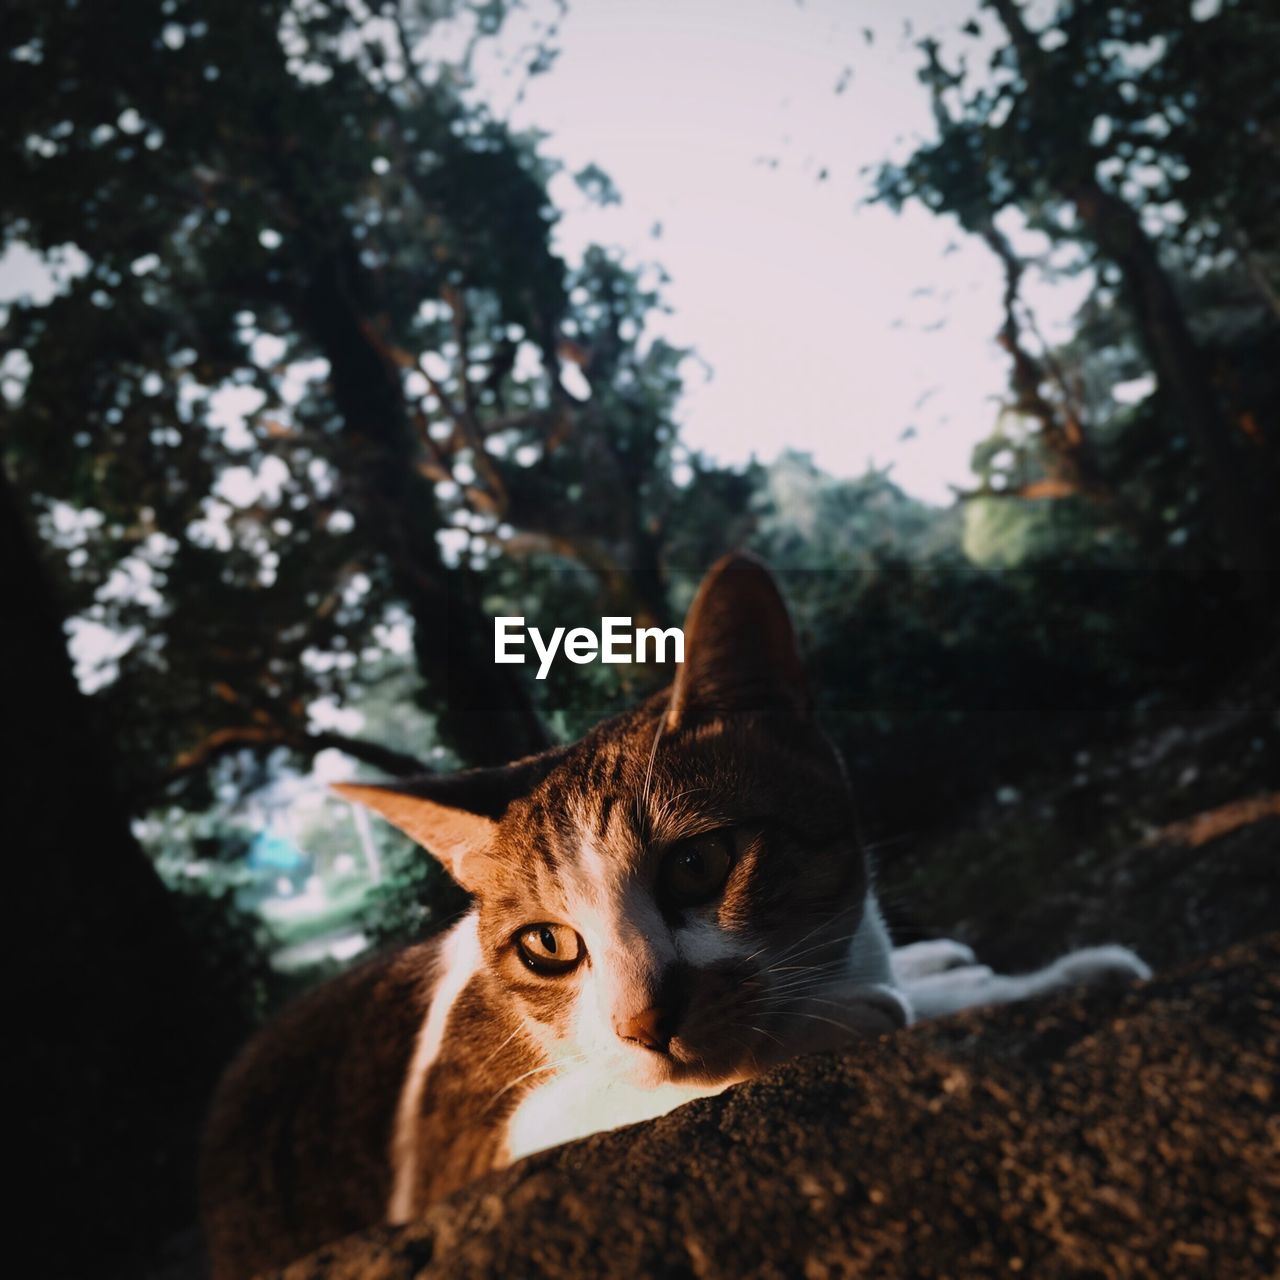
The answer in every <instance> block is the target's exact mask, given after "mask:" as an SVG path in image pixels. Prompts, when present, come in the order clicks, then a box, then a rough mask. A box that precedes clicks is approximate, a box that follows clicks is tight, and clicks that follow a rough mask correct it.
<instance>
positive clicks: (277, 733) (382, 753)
mask: <svg viewBox="0 0 1280 1280" xmlns="http://www.w3.org/2000/svg"><path fill="white" fill-rule="evenodd" d="M279 747H287V748H288V749H289V750H290V751H294V752H296V753H297V754H299V755H301V756H303V757H305V758H307V759H310V758H312V757H314V756H316V755H318V754H319V753H320V752H321V751H327V750H329V749H331V748H332V749H334V750H337V751H341V752H343V753H344V754H345V755H349V756H351V757H352V758H353V759H355V760H361V761H363V762H364V763H365V764H371V765H374V766H375V767H376V768H378V769H381V770H382V771H383V772H384V773H389V774H391V775H393V776H395V777H404V776H406V775H409V774H414V773H429V772H430V769H429V768H428V767H427V765H425V764H424V763H423V762H422V761H421V760H419V759H418V758H417V757H416V756H411V755H409V754H408V753H406V752H403V751H397V750H395V748H393V747H387V746H383V745H382V744H381V743H378V742H370V741H368V740H367V739H365V738H353V737H351V736H349V735H347V734H345V733H336V732H334V731H332V730H327V729H326V730H321V731H319V732H316V733H311V732H307V731H306V730H300V729H298V730H295V729H287V728H285V727H284V726H282V725H256V724H255V725H238V726H235V727H231V728H226V729H215V730H214V731H213V732H212V733H211V734H209V736H208V737H207V738H205V739H204V740H203V741H202V742H199V743H197V744H196V745H195V746H194V747H191V748H190V749H189V750H187V751H183V752H182V753H181V754H180V755H179V756H178V757H177V759H175V760H174V762H173V764H172V766H171V767H170V768H169V769H168V770H167V771H166V773H165V774H164V777H163V778H162V779H161V780H160V783H159V787H158V790H163V789H164V788H165V787H168V786H169V785H170V784H171V783H173V782H176V781H177V780H178V779H179V778H185V777H189V776H190V775H191V774H194V773H200V772H201V771H203V770H205V769H208V768H210V767H211V766H212V765H214V764H215V763H216V762H217V761H218V760H220V759H222V758H223V757H224V756H229V755H234V754H235V753H236V752H238V751H255V752H269V751H275V750H276V749H277V748H279Z"/></svg>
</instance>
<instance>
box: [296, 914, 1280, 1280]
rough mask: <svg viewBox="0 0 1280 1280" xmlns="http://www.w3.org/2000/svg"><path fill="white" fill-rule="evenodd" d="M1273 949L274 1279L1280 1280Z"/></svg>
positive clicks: (662, 1140) (1040, 1018) (881, 1047)
mask: <svg viewBox="0 0 1280 1280" xmlns="http://www.w3.org/2000/svg"><path fill="white" fill-rule="evenodd" d="M1278 1072H1280V934H1272V935H1269V936H1266V937H1264V938H1261V939H1258V940H1256V941H1254V942H1251V943H1245V944H1242V945H1239V946H1237V947H1234V948H1233V949H1231V950H1229V951H1227V952H1225V953H1223V954H1222V955H1220V956H1218V957H1216V958H1214V959H1211V960H1207V961H1203V962H1200V963H1198V964H1196V965H1193V966H1190V967H1187V968H1185V969H1182V970H1178V971H1174V972H1172V973H1169V974H1164V975H1160V976H1159V977H1157V978H1156V979H1155V980H1154V981H1152V982H1150V983H1148V984H1146V985H1144V986H1142V987H1138V988H1132V989H1126V990H1115V989H1113V990H1101V991H1099V990H1095V991H1091V992H1089V993H1088V994H1087V995H1083V994H1082V995H1080V996H1066V997H1062V998H1058V999H1054V1000H1051V1001H1043V1002H1037V1003H1034V1004H1030V1005H1025V1006H1020V1007H1011V1008H1005V1009H1000V1010H994V1011H988V1012H986V1013H981V1014H968V1015H963V1016H961V1017H958V1018H954V1019H952V1020H950V1021H947V1022H944V1023H937V1024H933V1025H931V1026H926V1027H923V1028H919V1029H916V1030H915V1031H912V1032H910V1033H905V1034H897V1035H894V1036H887V1037H884V1038H883V1039H881V1040H879V1041H877V1042H869V1043H867V1044H866V1045H863V1046H860V1047H858V1048H857V1049H855V1050H853V1051H850V1052H849V1053H847V1054H844V1055H840V1056H831V1057H815V1058H809V1059H805V1060H801V1061H798V1062H795V1063H792V1064H790V1065H789V1066H787V1067H785V1068H782V1069H780V1070H778V1071H775V1072H773V1073H772V1074H770V1075H768V1076H766V1077H764V1078H762V1079H761V1080H759V1081H756V1082H753V1083H751V1084H748V1085H744V1086H742V1087H739V1088H737V1089H733V1090H730V1091H728V1092H727V1093H725V1094H724V1095H722V1096H721V1097H719V1098H714V1099H708V1100H706V1101H703V1102H697V1103H693V1104H691V1105H689V1106H686V1107H683V1108H681V1109H680V1110H679V1111H676V1112H673V1113H672V1114H671V1115H669V1116H666V1117H664V1118H662V1119H660V1120H656V1121H653V1122H651V1123H649V1124H645V1125H638V1126H635V1127H633V1128H630V1129H623V1130H619V1131H617V1132H614V1133H611V1134H602V1135H599V1136H597V1137H594V1138H589V1139H587V1140H585V1141H583V1142H578V1143H574V1144H572V1145H570V1146H567V1147H562V1148H559V1149H557V1150H555V1151H551V1152H546V1153H544V1154H542V1155H539V1156H534V1157H532V1158H530V1159H528V1160H525V1161H523V1162H522V1163H520V1164H519V1165H516V1166H515V1167H513V1168H511V1169H510V1170H507V1171H506V1172H504V1173H501V1174H497V1175H493V1176H491V1177H489V1178H486V1179H484V1180H482V1181H480V1182H478V1183H476V1184H474V1185H473V1186H472V1187H470V1188H467V1189H466V1190H465V1191H463V1192H461V1193H460V1194H458V1195H457V1196H455V1197H453V1198H452V1199H451V1200H449V1201H446V1202H444V1203H442V1204H440V1205H438V1206H436V1207H435V1208H434V1209H433V1210H432V1211H431V1212H430V1213H429V1214H428V1215H427V1216H426V1217H425V1218H424V1219H423V1220H422V1221H420V1222H417V1223H414V1224H411V1225H409V1226H407V1227H403V1228H399V1229H391V1228H382V1229H377V1230H374V1231H369V1232H364V1233H361V1234H360V1235H358V1236H354V1237H351V1238H350V1239H348V1240H345V1241H342V1242H340V1243H339V1244H337V1245H334V1246H332V1247H330V1248H327V1249H325V1250H322V1251H321V1252H320V1253H318V1254H316V1255H314V1256H313V1257H311V1258H310V1259H307V1260H304V1261H301V1262H298V1263H296V1264H294V1265H293V1266H292V1267H290V1268H289V1269H288V1270H287V1271H286V1272H285V1273H283V1274H284V1276H285V1277H287V1280H355V1278H356V1277H359V1278H360V1280H391V1278H392V1277H394V1278H396V1280H402V1278H405V1277H425V1276H432V1277H436V1276H458V1277H461V1276H504V1277H505V1276H520V1277H548V1278H550V1277H565V1278H566V1280H568V1278H569V1277H582V1276H604V1277H609V1276H616V1277H624V1276H625V1277H634V1276H664V1277H666V1276H669V1277H695V1276H696V1277H726V1278H728V1277H740V1276H761V1277H780V1278H781V1277H807V1278H812V1280H817V1278H819V1277H840V1276H864V1275H865V1276H881V1275H909V1276H920V1277H929V1276H951V1277H959V1276H977V1275H984V1276H985V1275H992V1274H1000V1275H1006V1274H1010V1273H1012V1274H1018V1273H1021V1274H1025V1275H1033V1276H1037V1277H1040V1276H1058V1275H1068V1274H1069V1275H1072V1276H1151V1277H1170V1276H1183V1275H1186V1276H1221V1275H1232V1276H1265V1275H1275V1274H1276V1273H1277V1271H1280V1114H1278V1113H1280V1106H1278V1104H1280V1079H1278V1074H1277V1073H1278Z"/></svg>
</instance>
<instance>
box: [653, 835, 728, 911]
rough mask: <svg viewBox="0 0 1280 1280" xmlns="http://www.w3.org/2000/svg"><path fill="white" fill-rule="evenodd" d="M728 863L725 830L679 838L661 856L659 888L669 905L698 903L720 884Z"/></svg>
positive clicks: (704, 900) (720, 885) (693, 904)
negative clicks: (679, 839) (663, 856)
mask: <svg viewBox="0 0 1280 1280" xmlns="http://www.w3.org/2000/svg"><path fill="white" fill-rule="evenodd" d="M732 865H733V836H732V835H731V834H730V833H729V832H728V831H726V830H720V831H708V832H706V833H705V834H704V835H700V836H693V837H691V838H690V839H688V840H681V841H680V843H679V844H677V845H675V846H674V847H673V848H672V849H670V850H669V851H668V853H667V856H666V857H665V858H664V859H663V860H662V870H661V871H660V872H659V873H658V887H659V891H660V893H661V896H662V898H663V899H664V900H665V901H667V902H669V903H670V904H671V905H673V906H677V907H698V906H702V904H703V903H706V902H710V901H711V900H712V898H714V897H715V896H716V895H717V894H718V893H719V892H720V890H721V889H723V888H724V882H725V881H726V880H727V879H728V878H729V868H730V867H731V866H732Z"/></svg>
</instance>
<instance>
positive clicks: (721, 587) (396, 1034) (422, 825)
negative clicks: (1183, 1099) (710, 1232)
mask: <svg viewBox="0 0 1280 1280" xmlns="http://www.w3.org/2000/svg"><path fill="white" fill-rule="evenodd" d="M685 639H686V661H685V662H684V664H683V665H682V666H681V667H680V668H679V674H678V675H677V676H676V679H675V682H674V684H673V686H672V687H671V689H670V690H668V691H665V692H663V693H661V694H659V695H656V696H655V697H653V698H651V699H649V700H648V701H647V702H644V703H643V704H641V705H640V706H639V707H637V708H635V709H634V710H632V711H629V712H627V713H626V714H624V715H621V716H618V717H617V718H615V719H613V720H609V721H606V722H605V723H604V724H601V725H599V726H598V727H597V728H596V729H594V730H593V731H592V732H591V733H589V734H588V735H587V736H586V737H585V738H583V739H582V740H581V741H580V742H577V743H575V744H573V745H572V746H567V747H560V748H556V749H554V750H551V751H548V752H545V753H544V754H542V755H539V756H535V757H532V758H530V759H526V760H520V761H517V762H516V763H514V764H511V765H508V766H506V767H504V768H498V769H485V770H478V771H475V772H469V773H462V774H456V775H453V776H431V777H425V778H422V779H419V780H416V781H411V782H404V783H396V784H394V785H390V786H371V785H368V786H367V785H362V784H361V785H355V784H352V785H344V786H342V787H339V788H338V789H339V791H340V792H341V793H342V794H343V795H345V796H347V797H348V798H350V799H352V800H356V801H360V802H363V803H364V804H367V805H369V806H371V807H372V808H373V809H375V810H377V811H378V812H379V813H380V814H382V815H383V817H385V818H387V819H388V820H389V821H391V822H393V823H394V824H395V825H396V826H397V827H399V828H400V829H401V830H403V831H405V832H407V833H408V834H409V835H410V836H412V837H413V838H414V839H415V840H417V841H418V842H419V843H420V844H421V845H422V846H423V847H424V848H425V849H427V850H429V851H430V853H432V854H433V855H434V856H435V857H437V858H439V859H440V860H441V861H442V862H443V863H444V865H445V866H446V867H447V868H448V870H449V871H450V873H451V874H452V875H453V876H454V877H455V878H456V879H457V881H458V882H459V883H460V884H461V885H463V886H464V887H465V888H466V889H467V890H469V891H470V893H471V894H472V895H473V902H472V906H471V909H470V910H469V911H468V912H467V913H466V914H465V915H464V916H463V917H462V919H460V920H459V921H458V922H457V923H456V924H455V925H454V926H453V927H452V928H451V929H449V930H448V931H447V932H446V933H444V934H443V935H441V936H439V937H435V938H432V939H430V940H429V941H427V942H423V943H420V944H418V945H416V946H411V947H408V948H406V949H404V950H401V951H399V952H396V953H395V954H392V955H387V956H383V957H381V958H379V959H376V960H373V961H370V962H369V963H367V964H365V965H363V966H362V967H360V968H357V969H356V970H354V971H353V972H351V973H348V974H346V975H345V976H343V977H340V978H338V979H336V980H335V981H333V982H330V983H328V984H327V985H325V986H323V987H321V988H320V989H319V990H317V991H315V992H313V993H312V994H310V995H308V996H307V997H305V998H304V999H303V1000H301V1001H300V1002H299V1003H298V1004H296V1005H295V1006H294V1007H293V1008H291V1009H289V1010H287V1011H286V1012H285V1013H284V1014H283V1015H282V1016H281V1017H280V1018H278V1019H277V1020H276V1022H275V1023H274V1024H273V1025H271V1026H269V1027H268V1028H267V1029H266V1030H265V1031H264V1032H263V1033H262V1034H260V1035H259V1036H258V1037H257V1038H256V1039H255V1040H254V1041H253V1042H252V1043H251V1044H250V1045H249V1046H248V1048H247V1049H246V1050H245V1051H244V1052H243V1054H242V1055H241V1056H240V1058H239V1059H238V1060H237V1061H236V1062H235V1063H234V1064H233V1065H232V1067H231V1068H230V1070H229V1071H228V1073H227V1075H226V1077H225V1079H224V1081H223V1083H222V1085H221V1087H220V1089H219V1091H218V1094H217V1097H216V1099H215V1102H214V1106H213V1109H212V1113H211V1117H210V1121H209V1126H208V1133H207V1137H206V1143H205V1152H204V1160H203V1169H202V1182H203V1187H202V1194H203V1199H204V1208H205V1225H206V1229H207V1234H208V1241H209V1245H210V1249H211V1253H212V1258H213V1274H214V1276H215V1280H232V1278H234V1280H243V1277H246V1276H250V1275H252V1274H254V1272H256V1271H259V1270H261V1269H264V1268H268V1267H271V1266H274V1265H279V1264H283V1263H285V1262H288V1261H289V1260H291V1259H293V1258H295V1257H297V1256H299V1255H301V1254H303V1253H306V1252H308V1251H310V1250H312V1249H314V1248H316V1247H318V1246H319V1245H321V1244H323V1243H325V1242H326V1241H328V1240H331V1239H333V1238H335V1237H338V1236H341V1235H344V1234H346V1233H348V1232H350V1231H353V1230H356V1229H358V1228H361V1227H364V1226H368V1225H370V1224H373V1223H377V1222H392V1223H396V1222H404V1221H406V1220H407V1219H410V1218H412V1217H414V1216H415V1215H416V1214H418V1213H420V1212H421V1211H422V1209H423V1207H424V1206H425V1205H427V1204H429V1203H430V1202H431V1201H433V1200H435V1199H438V1198H439V1197H441V1196H444V1195H447V1194H448V1193H450V1192H451V1191H453V1190H455V1189H456V1188H458V1187H460V1186H461V1185H462V1184H463V1183H465V1182H467V1181H468V1180H469V1179H471V1178H474V1177H476V1176H477V1175H479V1174H482V1173H484V1172H486V1171H488V1170H491V1169H495V1168H500V1167H502V1166H503V1165H505V1164H507V1163H509V1162H511V1161H513V1160H516V1159H519V1158H520V1157H521V1156H523V1155H526V1154H528V1153H529V1152H532V1151H536V1150H539V1149H541V1148H544V1147H548V1146H552V1145H554V1144H557V1143H561V1142H566V1141H568V1140H570V1139H572V1138H577V1137H580V1136H583V1135H585V1134H588V1133H591V1132H594V1131H597V1130H600V1129H608V1128H612V1127H614V1126H617V1125H621V1124H626V1123H629V1122H632V1121H636V1120H642V1119H646V1118H649V1117H653V1116H657V1115H660V1114H662V1113H663V1112H666V1111H668V1110H670V1109H671V1108H672V1107H674V1106H677V1105H678V1104H680V1103H682V1102H684V1101H686V1100H688V1099H691V1098H696V1097H700V1096H705V1095H707V1094H712V1093H716V1092H719V1091H720V1090H722V1089H724V1088H726V1087H727V1086H729V1085H732V1084H733V1083H734V1082H736V1081H740V1080H743V1079H746V1078H747V1077H750V1076H753V1075H756V1074H757V1073H759V1072H762V1071H765V1070H767V1069H768V1068H769V1067H771V1066H773V1065H774V1064H775V1063H777V1062H780V1061H782V1060H784V1059H786V1058H790V1057H793V1056H795V1055H797V1054H802V1053H810V1052H814V1051H819V1050H831V1049H837V1048H839V1047H841V1046H843V1045H846V1044H848V1043H849V1042H850V1041H851V1040H853V1039H856V1038H857V1037H859V1036H865V1035H874V1034H876V1033H879V1032H884V1031H891V1030H894V1029H896V1028H899V1027H903V1026H906V1025H908V1024H909V1023H911V1022H912V1021H913V1020H915V1019H917V1018H920V1017H928V1016H933V1015H937V1014H943V1013H947V1012H950V1011H952V1010H956V1009H960V1008H964V1007H967V1006H971V1005H975V1004H982V1003H989V1002H995V1001H1005V1000H1017V999H1021V998H1024V997H1026V996H1029V995H1033V994H1036V993H1038V992H1042V991H1047V990H1051V989H1053V988H1056V987H1061V986H1064V985H1067V984H1070V983H1074V982H1077V981H1081V980H1090V979H1094V978H1098V977H1101V976H1106V975H1121V976H1125V977H1142V976H1145V975H1146V973H1147V970H1146V967H1145V966H1144V965H1143V963H1142V961H1141V960H1139V959H1138V958H1137V957H1136V956H1135V955H1133V954H1132V953H1131V952H1129V951H1127V950H1125V949H1124V948H1122V947H1116V946H1112V947H1097V948H1090V949H1087V950H1084V951H1077V952H1073V953H1071V954H1069V955H1067V956H1065V957H1063V958H1062V959H1061V960H1059V961H1058V962H1057V963H1055V964H1053V965H1050V966H1049V967H1048V968H1047V969H1043V970H1041V971H1039V972H1037V973H1033V974H1029V975H1024V976H1020V977H1009V976H1003V975H996V974H993V973H992V972H991V971H990V970H989V969H988V968H986V967H984V966H981V965H977V964H975V962H974V957H973V954H972V952H970V951H969V950H968V948H966V947H964V946H962V945H961V944H959V943H956V942H950V941H937V942H926V943H918V944H916V945H914V946H908V947H903V948H899V949H897V950H894V949H893V948H892V947H891V944H890V941H889V936H888V933H887V931H886V929H885V926H884V923H883V921H882V918H881V915H880V911H879V909H878V907H877V904H876V899H875V895H874V892H873V890H872V886H871V883H870V879H869V876H868V870H867V863H866V859H865V858H864V856H863V854H862V852H861V851H860V849H859V847H858V845H857V843H856V840H855V838H854V835H853V832H854V819H853V812H852V805H851V799H850V791H849V784H848V781H847V779H846V777H845V773H844V769H843V767H842V765H841V762H840V759H839V757H838V756H837V754H836V752H835V750H834V749H833V747H832V745H831V744H830V742H828V741H827V739H826V738H825V737H824V736H823V735H822V733H821V731H820V730H819V728H818V727H817V725H816V723H815V721H814V717H813V714H812V706H811V701H810V697H809V693H808V690H807V687H806V683H805V679H804V674H803V671H802V669H801V665H800V660H799V657H798V656H797V652H796V647H795V642H794V638H793V634H792V628H791V623H790V620H789V618H788V616H787V611H786V607H785V605H784V604H783V602H782V599H781V596H780V595H779V593H778V590H777V587H776V586H775V585H774V582H773V579H772V578H771V577H770V575H769V573H768V571H767V570H766V569H765V568H764V567H763V566H762V565H761V564H760V563H759V562H758V561H756V560H753V559H751V558H749V557H746V556H742V555H735V556H729V557H726V558H725V559H724V560H722V561H720V562H719V563H718V564H717V565H716V566H715V567H714V568H713V569H712V570H711V572H710V573H709V574H708V576H707V578H706V579H705V581H704V582H703V584H702V586H701V588H700V590H699V592H698V595H697V598H696V599H695V601H694V603H693V607H692V609H691V610H690V613H689V617H688V619H687V621H686V624H685Z"/></svg>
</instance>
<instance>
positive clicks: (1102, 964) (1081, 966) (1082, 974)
mask: <svg viewBox="0 0 1280 1280" xmlns="http://www.w3.org/2000/svg"><path fill="white" fill-rule="evenodd" d="M1049 970H1050V972H1051V973H1052V974H1053V976H1054V978H1055V979H1056V984H1057V985H1060V986H1064V987H1070V986H1075V985H1077V984H1079V983H1085V982H1088V983H1096V982H1139V981H1146V979H1148V978H1149V977H1151V967H1150V966H1149V965H1148V964H1147V963H1146V961H1144V960H1143V959H1142V957H1141V956H1139V955H1138V954H1137V953H1136V952H1133V951H1130V950H1129V948H1128V947H1121V946H1118V945H1116V944H1114V943H1113V944H1111V945H1109V946H1103V947H1081V948H1080V950H1079V951H1069V952H1067V954H1066V955H1065V956H1060V957H1059V958H1058V959H1057V960H1055V961H1054V962H1053V964H1051V965H1050V966H1049Z"/></svg>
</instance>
